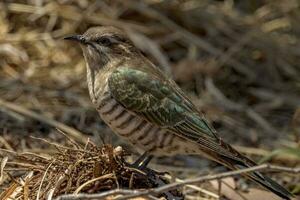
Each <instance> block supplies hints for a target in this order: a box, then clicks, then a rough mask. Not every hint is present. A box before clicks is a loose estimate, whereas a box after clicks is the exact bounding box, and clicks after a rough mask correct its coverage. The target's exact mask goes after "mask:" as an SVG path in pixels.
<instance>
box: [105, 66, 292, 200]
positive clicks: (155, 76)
mask: <svg viewBox="0 0 300 200" xmlns="http://www.w3.org/2000/svg"><path fill="white" fill-rule="evenodd" d="M108 85H109V88H110V91H111V94H112V96H113V97H114V98H115V99H116V100H117V101H118V102H119V103H121V104H122V105H123V106H124V107H125V108H127V109H129V110H131V111H132V112H134V113H135V114H136V115H138V116H141V117H144V118H145V119H146V120H148V121H149V122H151V123H155V124H157V125H158V126H160V127H163V128H165V129H168V130H169V131H171V132H172V133H174V134H177V135H178V136H180V137H182V138H185V139H188V140H190V141H192V142H195V143H197V144H199V145H200V146H201V149H202V150H204V152H205V153H207V154H208V155H210V157H212V158H213V159H215V160H216V161H218V162H220V163H222V164H224V165H226V166H227V167H229V168H231V169H243V168H245V167H251V166H254V165H256V164H255V163H254V162H253V161H251V160H250V159H248V158H246V157H245V156H243V155H241V154H240V153H238V152H237V151H236V150H234V149H233V148H232V147H231V146H230V145H228V144H226V143H225V142H223V141H222V139H220V138H219V137H218V136H217V134H216V133H215V131H214V130H213V129H212V128H211V127H210V126H209V125H208V123H207V122H206V121H205V119H204V118H203V117H202V115H201V114H200V113H199V112H198V111H197V109H196V107H195V106H194V105H193V104H192V103H191V102H190V101H189V99H188V98H187V97H186V96H185V95H184V94H183V92H182V91H181V89H180V88H179V87H178V86H177V85H176V84H175V83H174V82H171V81H169V80H168V79H167V78H165V77H164V76H163V75H162V74H161V73H160V72H159V71H155V72H152V71H147V72H145V68H140V69H132V68H126V67H121V68H118V69H116V70H115V71H114V72H113V73H112V74H111V75H110V77H109V79H108ZM247 176H248V177H249V178H251V179H252V180H254V181H256V182H258V183H260V184H261V185H263V186H264V187H266V188H268V189H269V190H271V191H273V192H274V193H276V194H277V195H279V196H281V197H283V198H284V199H290V198H291V196H292V195H291V194H290V193H289V192H288V191H287V190H286V189H285V188H283V187H282V186H280V185H279V184H277V183H276V182H275V181H273V180H272V179H270V178H268V177H266V176H263V175H262V174H261V173H260V172H251V173H249V174H247Z"/></svg>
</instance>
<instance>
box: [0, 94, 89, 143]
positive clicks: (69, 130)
mask: <svg viewBox="0 0 300 200" xmlns="http://www.w3.org/2000/svg"><path fill="white" fill-rule="evenodd" d="M0 107H4V108H6V109H9V110H12V111H14V112H16V113H19V114H22V115H25V116H27V117H30V118H32V119H35V120H38V121H40V122H43V123H45V124H48V125H50V126H53V127H55V128H58V129H60V130H62V131H63V132H65V133H67V134H69V135H70V136H71V137H73V138H75V139H76V140H77V141H79V142H80V143H84V142H85V141H87V137H86V136H84V134H83V133H81V132H80V131H78V130H76V129H74V128H72V127H70V126H68V125H65V124H63V123H61V122H58V121H56V120H54V119H51V118H49V117H46V116H44V115H42V114H38V113H36V112H34V111H31V110H29V109H26V108H24V107H21V106H19V105H16V104H14V103H10V102H7V101H4V100H2V99H0Z"/></svg>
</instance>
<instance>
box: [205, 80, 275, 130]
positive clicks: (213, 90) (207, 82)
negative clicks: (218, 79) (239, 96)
mask: <svg viewBox="0 0 300 200" xmlns="http://www.w3.org/2000/svg"><path fill="white" fill-rule="evenodd" d="M205 85H206V88H207V89H208V91H209V93H210V94H212V95H213V96H214V97H215V98H216V99H217V100H218V101H219V102H221V103H222V104H223V105H224V106H225V107H226V108H227V109H231V110H235V111H242V112H245V113H246V114H247V116H248V117H249V118H251V119H252V120H254V121H255V122H256V123H257V124H258V125H260V126H261V127H262V128H263V129H264V130H265V131H267V132H271V133H278V131H277V130H276V129H275V128H274V127H273V126H272V125H271V124H270V123H269V122H268V121H267V120H266V119H265V118H263V117H262V116H261V115H259V114H258V113H257V112H256V111H254V110H253V109H252V108H250V107H248V106H244V105H241V104H238V103H236V102H233V101H231V100H230V99H228V98H227V97H226V96H225V95H224V94H223V93H222V92H221V91H220V90H219V89H218V88H217V87H216V86H215V85H214V83H213V80H212V79H211V78H207V79H205Z"/></svg>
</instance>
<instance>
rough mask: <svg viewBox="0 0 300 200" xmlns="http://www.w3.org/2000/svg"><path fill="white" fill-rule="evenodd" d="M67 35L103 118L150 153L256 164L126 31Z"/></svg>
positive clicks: (238, 165)
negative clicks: (80, 58) (222, 134)
mask: <svg viewBox="0 0 300 200" xmlns="http://www.w3.org/2000/svg"><path fill="white" fill-rule="evenodd" d="M65 39H67V40H74V41H77V42H79V43H80V44H81V45H80V46H81V48H82V50H83V55H84V58H85V61H86V68H87V83H88V89H89V94H90V97H91V100H92V102H93V104H94V106H95V107H96V109H97V111H98V112H99V114H100V116H101V118H102V120H103V121H104V122H105V123H106V124H107V125H108V126H109V127H110V128H111V129H112V130H113V131H114V132H115V133H117V134H118V135H119V136H121V137H123V138H125V139H127V140H128V141H129V142H130V143H131V144H133V145H134V146H135V147H138V148H139V149H142V150H143V151H144V152H146V154H147V155H159V156H162V155H164V156H170V155H174V154H194V155H195V154H196V155H203V156H205V157H207V158H208V159H211V160H214V161H216V162H218V163H220V164H222V165H224V166H226V167H228V168H230V169H243V168H248V167H253V166H256V165H257V164H256V163H255V162H253V161H252V160H250V159H248V158H247V157H245V156H243V155H242V154H240V153H239V152H238V151H236V150H235V149H233V148H232V147H231V146H230V145H229V144H227V143H226V142H224V141H223V140H222V139H221V138H220V137H219V136H218V134H217V133H216V131H215V130H214V129H213V128H212V126H211V125H209V123H208V122H207V120H206V119H205V118H204V116H203V114H202V113H201V112H199V111H198V110H197V108H196V106H195V105H194V104H193V103H192V102H191V101H190V100H189V98H188V97H187V96H186V95H185V94H184V92H183V91H182V90H181V89H180V88H179V87H178V86H177V85H176V83H175V82H174V81H173V80H172V79H170V78H169V77H168V76H166V75H165V74H164V73H163V72H162V71H161V70H160V69H159V68H158V67H157V66H155V65H154V64H153V63H152V62H150V61H149V60H148V59H147V58H146V57H145V56H144V55H143V54H142V53H141V52H140V51H139V50H138V49H137V48H136V47H135V46H134V44H133V42H132V41H131V40H130V39H129V37H128V36H127V35H126V34H125V32H124V31H122V30H120V29H118V28H115V27H111V26H101V27H92V28H90V29H88V30H87V31H86V32H85V33H84V34H83V35H73V36H68V37H66V38H65ZM246 176H247V177H248V178H250V179H252V180H253V181H255V182H257V183H259V184H260V185H262V186H264V187H265V188H267V189H269V190H270V191H272V192H273V193H275V194H277V195H278V196H280V197H281V198H284V199H291V197H292V194H291V193H289V192H288V191H287V190H286V189H285V188H283V187H282V186H280V185H279V184H278V183H276V182H275V181H273V180H272V179H270V178H269V177H267V176H264V175H262V174H261V173H260V172H251V173H248V174H246Z"/></svg>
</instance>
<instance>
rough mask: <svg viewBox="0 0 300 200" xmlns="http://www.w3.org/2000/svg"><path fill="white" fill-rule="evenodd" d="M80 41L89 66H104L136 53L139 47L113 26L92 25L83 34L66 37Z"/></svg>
mask: <svg viewBox="0 0 300 200" xmlns="http://www.w3.org/2000/svg"><path fill="white" fill-rule="evenodd" d="M64 39H66V40H73V41H77V42H79V43H80V44H81V45H80V46H81V48H82V50H83V54H84V57H85V60H86V62H87V63H88V64H89V66H98V67H101V66H104V65H105V64H107V63H108V62H110V61H112V60H116V59H119V58H123V57H130V56H132V55H134V54H135V53H136V52H138V51H137V49H136V48H135V47H134V45H133V43H132V42H131V41H130V39H129V38H128V37H127V35H126V34H125V33H124V32H123V31H121V30H120V29H118V28H115V27H111V26H101V27H92V28H90V29H88V30H87V31H86V32H85V33H84V34H82V35H73V36H68V37H65V38H64Z"/></svg>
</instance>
